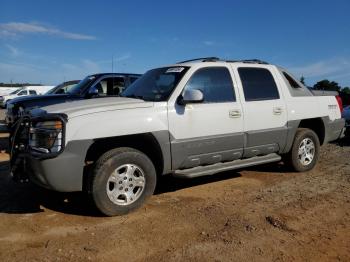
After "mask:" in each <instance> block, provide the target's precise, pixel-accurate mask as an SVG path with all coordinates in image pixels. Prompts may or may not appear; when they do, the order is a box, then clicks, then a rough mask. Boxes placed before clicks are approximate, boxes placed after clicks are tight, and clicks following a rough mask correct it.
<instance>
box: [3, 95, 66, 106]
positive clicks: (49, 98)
mask: <svg viewBox="0 0 350 262" xmlns="http://www.w3.org/2000/svg"><path fill="white" fill-rule="evenodd" d="M69 97H71V95H68V94H52V95H36V96H20V97H16V98H14V99H12V100H11V101H10V102H9V103H10V104H13V105H14V106H16V105H17V104H19V105H21V106H23V107H27V105H28V106H31V105H32V104H34V103H35V104H39V105H41V103H43V105H49V104H50V103H55V102H56V101H63V102H64V101H65V100H66V99H67V98H69Z"/></svg>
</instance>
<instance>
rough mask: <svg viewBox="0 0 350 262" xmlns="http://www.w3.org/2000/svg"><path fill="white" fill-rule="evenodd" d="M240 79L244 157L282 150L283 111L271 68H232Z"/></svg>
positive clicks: (285, 131) (280, 95)
mask: <svg viewBox="0 0 350 262" xmlns="http://www.w3.org/2000/svg"><path fill="white" fill-rule="evenodd" d="M233 67H234V71H235V74H236V75H237V78H238V79H240V81H238V82H239V84H238V85H239V87H240V90H242V92H241V93H242V94H243V96H242V106H243V114H244V128H243V129H244V133H245V135H246V144H245V149H244V157H251V156H256V155H264V154H269V153H273V152H278V151H279V150H280V149H283V148H284V146H285V142H286V136H287V110H286V105H285V101H284V99H283V97H282V92H281V90H280V87H279V86H278V85H277V83H278V82H277V81H276V79H277V77H276V72H275V71H274V68H273V67H271V66H268V65H267V66H264V65H259V66H254V65H250V66H235V65H233Z"/></svg>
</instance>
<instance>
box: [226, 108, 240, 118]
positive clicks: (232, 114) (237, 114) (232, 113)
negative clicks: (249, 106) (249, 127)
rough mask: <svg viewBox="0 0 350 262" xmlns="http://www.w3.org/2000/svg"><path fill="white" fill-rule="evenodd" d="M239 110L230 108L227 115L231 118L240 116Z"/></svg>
mask: <svg viewBox="0 0 350 262" xmlns="http://www.w3.org/2000/svg"><path fill="white" fill-rule="evenodd" d="M241 115H242V114H241V110H238V109H236V110H230V112H229V116H230V117H231V118H238V117H241Z"/></svg>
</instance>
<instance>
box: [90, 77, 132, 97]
mask: <svg viewBox="0 0 350 262" xmlns="http://www.w3.org/2000/svg"><path fill="white" fill-rule="evenodd" d="M124 87H125V84H124V78H122V77H108V78H103V79H102V80H101V81H99V82H98V83H97V84H95V85H94V86H93V87H92V88H93V89H95V90H96V91H97V92H96V93H97V94H98V95H99V96H117V95H119V93H120V92H121V91H122V90H124Z"/></svg>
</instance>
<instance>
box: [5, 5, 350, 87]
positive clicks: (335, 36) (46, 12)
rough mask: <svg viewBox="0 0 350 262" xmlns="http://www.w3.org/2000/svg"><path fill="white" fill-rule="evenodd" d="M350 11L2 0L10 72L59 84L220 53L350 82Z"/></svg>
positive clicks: (309, 79)
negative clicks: (106, 73)
mask: <svg viewBox="0 0 350 262" xmlns="http://www.w3.org/2000/svg"><path fill="white" fill-rule="evenodd" d="M349 14H350V1H349V0H333V1H323V0H318V1H314V0H308V1H300V0H293V1H285V0H279V1H277V0H276V1H273V0H264V1H260V0H256V1H252V0H241V1H240V0H236V1H234V0H227V1H226V0H225V1H224V0H216V1H194V0H187V1H183V0H177V1H135V0H134V1H133V0H130V1H113V0H106V1H101V0H100V1H94V0H91V1H89V0H86V1H81V0H75V1H67V0H61V1H44V0H32V1H28V0H16V1H13V0H10V1H8V0H0V82H7V83H8V82H10V81H12V82H31V83H41V84H49V85H55V84H58V83H60V82H63V81H67V80H73V79H82V78H83V77H85V76H87V75H88V74H92V73H98V72H112V71H113V72H130V73H144V72H145V71H147V70H149V69H152V68H154V67H158V66H162V65H168V64H172V63H175V62H178V61H181V60H186V59H191V58H196V57H208V56H217V57H220V58H223V59H251V58H258V59H261V60H265V61H268V62H270V63H273V64H278V65H280V66H282V67H285V68H287V69H289V71H291V72H292V73H293V74H294V75H295V76H297V77H300V76H302V75H303V76H304V77H305V79H306V83H307V84H308V85H313V84H314V83H315V82H317V81H319V80H322V79H325V78H327V79H329V80H332V81H336V82H338V83H339V84H340V85H341V86H343V87H344V86H350V16H349ZM112 60H113V67H112Z"/></svg>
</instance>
